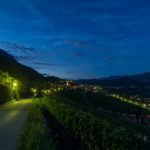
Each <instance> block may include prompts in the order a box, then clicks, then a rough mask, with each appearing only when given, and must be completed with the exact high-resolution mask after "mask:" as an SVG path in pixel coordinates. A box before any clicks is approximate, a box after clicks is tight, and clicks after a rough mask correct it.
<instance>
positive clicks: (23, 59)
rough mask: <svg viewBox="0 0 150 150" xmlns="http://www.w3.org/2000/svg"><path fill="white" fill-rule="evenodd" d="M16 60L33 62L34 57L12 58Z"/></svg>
mask: <svg viewBox="0 0 150 150" xmlns="http://www.w3.org/2000/svg"><path fill="white" fill-rule="evenodd" d="M14 57H15V58H16V59H17V60H21V61H26V60H30V61H31V60H33V59H34V57H32V56H14Z"/></svg>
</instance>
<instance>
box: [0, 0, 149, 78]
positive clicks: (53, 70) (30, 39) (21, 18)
mask: <svg viewBox="0 0 150 150" xmlns="http://www.w3.org/2000/svg"><path fill="white" fill-rule="evenodd" d="M0 48H2V49H4V50H6V51H7V52H9V53H10V54H12V55H13V56H15V58H16V59H17V60H18V61H19V62H21V63H23V64H25V65H27V66H31V67H32V68H34V69H36V70H37V71H39V72H40V73H42V74H49V75H55V76H58V77H61V78H73V79H77V78H101V77H106V76H110V75H130V74H138V73H143V72H148V71H150V70H149V66H150V1H149V0H1V1H0Z"/></svg>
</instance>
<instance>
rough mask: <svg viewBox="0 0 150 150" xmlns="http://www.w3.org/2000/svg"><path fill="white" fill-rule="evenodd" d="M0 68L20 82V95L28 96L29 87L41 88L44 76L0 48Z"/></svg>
mask: <svg viewBox="0 0 150 150" xmlns="http://www.w3.org/2000/svg"><path fill="white" fill-rule="evenodd" d="M0 70H1V71H2V72H7V73H8V74H9V76H11V77H13V78H15V79H16V80H18V81H19V82H20V87H19V90H20V92H21V95H22V96H23V97H24V96H29V95H30V88H42V87H43V86H44V82H45V78H44V77H43V76H42V75H41V74H39V73H38V72H37V71H35V70H33V69H32V68H30V67H27V66H24V65H22V64H20V63H18V62H17V60H15V59H14V57H13V56H11V55H10V54H8V53H6V52H5V51H3V50H1V49H0Z"/></svg>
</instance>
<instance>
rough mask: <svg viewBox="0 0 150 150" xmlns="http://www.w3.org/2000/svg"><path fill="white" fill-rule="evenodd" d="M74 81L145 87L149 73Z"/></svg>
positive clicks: (147, 83) (148, 81)
mask: <svg viewBox="0 0 150 150" xmlns="http://www.w3.org/2000/svg"><path fill="white" fill-rule="evenodd" d="M75 82H76V83H81V84H92V85H102V86H114V87H125V88H131V87H138V88H145V87H148V86H150V73H144V74H138V75H132V76H111V77H108V78H103V79H87V80H84V79H82V80H76V81H75Z"/></svg>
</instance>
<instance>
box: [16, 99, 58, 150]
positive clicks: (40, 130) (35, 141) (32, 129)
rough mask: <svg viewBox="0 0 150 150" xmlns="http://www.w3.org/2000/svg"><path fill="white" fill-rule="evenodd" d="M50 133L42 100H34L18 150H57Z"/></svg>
mask: <svg viewBox="0 0 150 150" xmlns="http://www.w3.org/2000/svg"><path fill="white" fill-rule="evenodd" d="M49 132H50V131H49V128H47V123H46V120H45V118H44V116H43V113H42V105H41V103H40V100H33V102H32V107H31V110H30V112H29V114H28V117H27V119H26V122H25V124H24V129H23V130H22V132H21V134H20V138H19V143H18V146H17V150H56V146H55V144H54V143H53V141H52V139H51V138H50V137H49V135H48V133H49Z"/></svg>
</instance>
